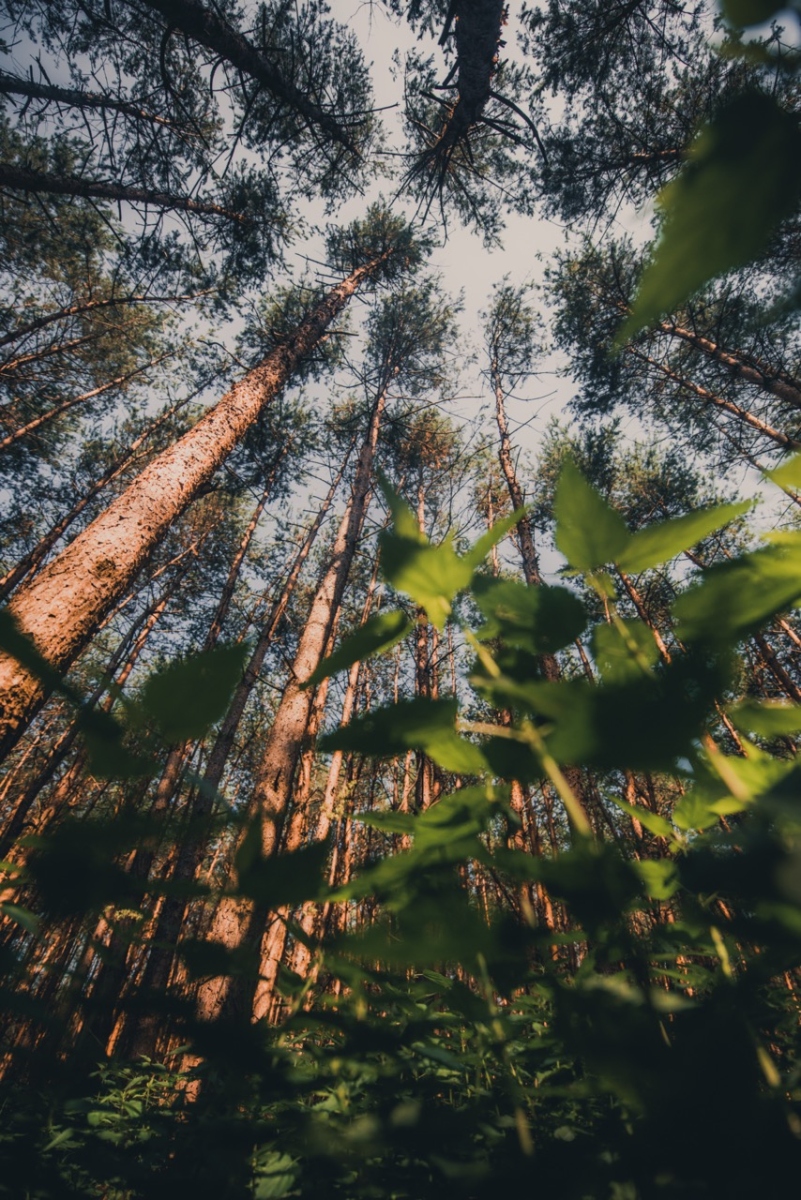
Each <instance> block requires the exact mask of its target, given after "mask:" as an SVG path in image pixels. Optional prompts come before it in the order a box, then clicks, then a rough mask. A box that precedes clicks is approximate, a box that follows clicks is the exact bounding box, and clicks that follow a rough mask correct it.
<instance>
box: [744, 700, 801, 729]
mask: <svg viewBox="0 0 801 1200" xmlns="http://www.w3.org/2000/svg"><path fill="white" fill-rule="evenodd" d="M729 716H730V717H731V719H732V721H733V722H734V724H735V725H736V726H737V728H738V729H741V730H742V731H743V732H744V733H756V734H758V735H759V736H760V737H768V738H769V737H780V736H781V735H782V734H787V733H798V732H799V731H801V704H791V703H790V702H789V701H788V700H765V701H763V702H762V703H761V704H760V703H757V702H756V701H744V702H743V703H742V704H736V705H735V706H734V707H733V708H730V709H729Z"/></svg>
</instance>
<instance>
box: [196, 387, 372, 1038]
mask: <svg viewBox="0 0 801 1200" xmlns="http://www.w3.org/2000/svg"><path fill="white" fill-rule="evenodd" d="M386 398H387V390H386V388H384V389H383V390H382V391H381V392H380V393H379V395H378V396H377V398H376V401H375V404H374V406H373V411H372V414H371V418H370V425H369V428H368V432H367V436H366V438H365V441H364V444H363V445H362V449H361V452H360V454H359V461H358V464H357V467H356V472H355V477H354V481H353V490H352V494H351V499H350V502H349V504H348V507H347V509H346V510H345V514H344V516H343V518H342V521H341V523H340V527H339V530H338V532H337V537H336V541H335V542H334V547H333V551H332V557H331V559H330V562H329V566H328V568H327V569H326V571H325V572H324V574H323V577H322V578H321V580H320V583H319V585H318V587H317V591H316V593H315V596H314V599H313V601H312V606H311V611H310V612H309V616H308V619H307V621H306V625H305V627H304V630H303V634H302V635H301V639H300V643H299V645H298V650H297V653H296V655H295V659H294V662H293V663H292V669H291V674H290V678H289V682H288V684H287V686H286V688H285V690H284V694H283V696H282V698H281V703H280V704H279V706H278V711H277V713H276V715H275V719H274V721H273V724H272V728H271V730H270V733H269V734H268V736H267V740H266V742H265V744H264V748H263V751H262V757H261V764H260V767H259V770H258V777H257V780H256V786H255V789H254V792H253V797H252V800H251V804H250V815H252V816H256V815H259V816H260V817H261V819H262V822H263V824H262V854H263V855H264V857H265V858H267V857H270V856H271V855H272V854H274V853H275V852H276V849H277V846H278V842H279V840H280V836H281V830H282V826H283V822H284V818H285V815H286V812H287V808H288V805H289V799H290V795H291V790H292V781H293V778H294V775H295V770H296V768H297V764H298V760H299V758H300V754H301V750H302V747H303V743H304V740H305V738H306V736H307V731H308V725H309V719H310V716H311V712H312V709H313V705H314V689H313V688H305V687H304V686H303V685H304V683H305V681H306V680H307V679H308V678H309V677H310V676H311V675H312V674H313V672H314V671H315V669H316V668H317V666H318V665H319V663H320V662H321V661H322V658H323V656H324V654H325V648H326V645H327V643H328V639H329V636H330V633H331V628H332V624H333V621H334V619H335V617H336V614H337V611H338V609H339V606H340V604H341V602H342V596H343V593H344V590H345V584H346V582H347V577H348V573H349V571H350V566H351V563H352V562H353V557H354V555H355V553H356V547H357V545H358V541H359V537H360V534H361V530H362V525H363V522H364V516H365V512H366V510H367V504H368V502H369V498H370V494H371V490H372V480H373V462H374V458H375V450H376V445H377V442H378V430H379V426H380V423H381V417H382V414H383V410H384V405H385V403H386ZM267 915H268V914H267V912H266V911H265V910H264V909H263V908H262V907H261V906H260V905H253V904H251V903H250V902H248V901H247V900H243V899H224V900H223V902H222V903H221V904H220V906H219V908H218V910H217V913H216V914H215V919H214V924H213V926H212V930H211V940H213V941H216V942H219V943H221V944H222V945H224V946H225V947H226V948H227V949H229V950H233V949H235V948H237V947H240V946H245V945H255V946H258V945H259V944H260V942H261V937H262V933H263V929H264V925H265V922H266V919H267ZM255 982H256V981H255V979H251V980H248V979H246V978H245V977H244V976H240V977H238V978H237V979H236V980H234V979H233V978H232V977H231V976H218V977H216V978H213V979H210V980H208V981H207V982H206V983H204V984H202V985H201V987H200V989H199V991H198V1015H199V1017H200V1018H201V1019H202V1020H204V1021H210V1020H213V1019H214V1018H216V1017H218V1016H222V1015H225V1016H231V1017H234V1016H236V1017H239V1018H240V1019H241V1018H243V1017H245V1016H246V1015H249V1014H250V1011H251V1006H252V1003H253V995H254V987H255Z"/></svg>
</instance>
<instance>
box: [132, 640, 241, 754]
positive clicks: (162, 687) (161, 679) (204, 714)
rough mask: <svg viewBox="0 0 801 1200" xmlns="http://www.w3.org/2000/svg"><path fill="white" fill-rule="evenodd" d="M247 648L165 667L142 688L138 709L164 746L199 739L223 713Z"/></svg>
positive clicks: (219, 650) (233, 648)
mask: <svg viewBox="0 0 801 1200" xmlns="http://www.w3.org/2000/svg"><path fill="white" fill-rule="evenodd" d="M247 650H248V648H247V646H246V645H245V644H240V645H237V646H219V647H218V648H217V649H215V650H208V651H206V652H205V653H203V654H195V655H193V656H192V657H191V658H187V659H185V660H184V661H183V662H176V663H169V664H168V665H167V666H166V667H164V668H163V669H162V670H161V671H158V672H157V673H156V674H155V675H151V676H150V678H149V679H148V680H147V681H146V683H145V685H144V687H143V688H142V694H141V697H140V701H139V707H140V709H141V711H142V713H143V714H144V715H145V717H147V718H149V719H150V720H152V721H153V722H154V723H155V724H156V726H157V728H158V731H159V733H160V735H161V737H162V738H163V739H164V741H165V742H168V743H169V742H180V741H183V740H185V739H186V738H197V737H202V736H203V734H204V733H206V732H207V731H208V729H209V728H210V726H212V725H213V724H214V722H215V721H218V720H219V719H220V718H221V717H222V716H223V715H224V714H225V712H226V709H227V708H228V702H229V701H230V699H231V693H232V692H233V690H234V688H235V687H236V685H237V683H238V682H239V680H240V678H241V675H242V669H243V666H244V662H245V655H246V654H247Z"/></svg>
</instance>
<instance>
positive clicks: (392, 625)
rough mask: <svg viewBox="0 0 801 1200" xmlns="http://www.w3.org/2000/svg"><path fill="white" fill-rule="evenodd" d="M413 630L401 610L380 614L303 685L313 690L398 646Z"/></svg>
mask: <svg viewBox="0 0 801 1200" xmlns="http://www.w3.org/2000/svg"><path fill="white" fill-rule="evenodd" d="M412 629H414V622H413V621H410V620H409V618H408V617H407V616H406V613H403V612H400V611H399V610H398V609H395V610H393V611H392V612H385V613H378V615H377V616H375V617H371V618H370V620H369V621H365V623H364V625H362V626H361V627H360V628H359V629H357V630H356V632H355V633H352V634H351V635H350V637H348V638H345V640H344V642H342V643H340V645H339V646H338V647H337V649H336V650H335V651H334V653H333V654H331V655H329V657H328V658H326V659H323V661H322V662H321V663H320V665H319V667H318V668H317V670H316V671H314V672H312V674H311V675H310V676H309V678H308V679H307V680H306V682H305V683H304V685H303V686H304V687H313V686H314V684H317V683H320V681H321V680H323V679H327V678H328V676H329V675H336V673H337V672H338V671H344V670H346V669H347V668H348V667H350V666H352V665H353V663H355V662H362V661H363V660H364V659H366V658H370V657H371V656H372V655H374V654H381V653H382V652H383V651H385V650H389V649H390V647H391V646H394V645H395V643H396V642H399V641H401V639H402V638H405V637H406V635H407V633H411V631H412Z"/></svg>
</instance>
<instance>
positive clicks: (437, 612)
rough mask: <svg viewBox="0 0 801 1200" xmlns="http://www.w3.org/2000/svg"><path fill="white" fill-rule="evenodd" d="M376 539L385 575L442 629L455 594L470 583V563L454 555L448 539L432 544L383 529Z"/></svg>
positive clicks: (471, 569) (449, 612)
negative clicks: (435, 544) (377, 539)
mask: <svg viewBox="0 0 801 1200" xmlns="http://www.w3.org/2000/svg"><path fill="white" fill-rule="evenodd" d="M379 541H380V545H381V569H382V572H383V575H384V578H385V579H386V580H387V581H388V582H389V583H391V584H392V586H393V587H394V588H397V590H398V591H400V592H406V593H407V594H408V595H409V596H411V598H412V599H413V600H414V602H415V603H416V604H419V605H420V606H421V608H424V609H425V611H426V613H427V615H428V619H429V621H431V623H432V624H433V625H436V627H437V629H444V628H445V622H446V621H447V619H448V617H449V616H450V614H451V604H452V601H453V598H454V596H455V595H456V593H457V592H460V591H462V589H463V588H466V587H467V585H468V584H469V582H470V578H471V576H472V574H473V568H472V566H471V564H470V563H469V562H468V561H467V560H466V559H463V558H460V557H459V556H458V554H456V552H455V551H454V549H453V547H452V546H451V544H450V541H445V542H443V543H442V544H441V545H440V546H432V545H430V544H429V543H427V542H426V543H425V544H423V543H421V542H420V541H419V540H417V539H412V538H408V537H399V536H398V535H397V534H395V533H389V532H387V531H386V530H385V531H384V532H382V533H381V535H380V537H379Z"/></svg>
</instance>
